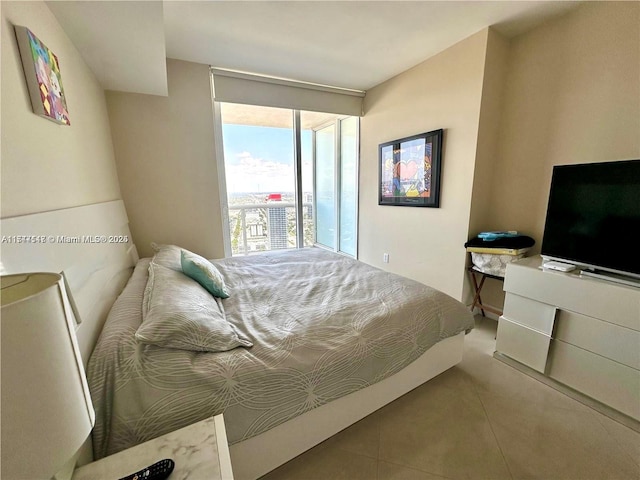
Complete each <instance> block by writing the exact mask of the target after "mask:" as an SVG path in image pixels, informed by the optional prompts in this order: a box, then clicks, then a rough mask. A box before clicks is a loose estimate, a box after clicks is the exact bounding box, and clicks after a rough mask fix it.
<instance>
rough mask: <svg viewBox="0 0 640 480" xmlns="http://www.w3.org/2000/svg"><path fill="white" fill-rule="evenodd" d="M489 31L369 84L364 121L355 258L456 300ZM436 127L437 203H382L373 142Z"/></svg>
mask: <svg viewBox="0 0 640 480" xmlns="http://www.w3.org/2000/svg"><path fill="white" fill-rule="evenodd" d="M488 37H489V31H488V29H485V30H483V31H481V32H479V33H477V34H475V35H473V36H471V37H469V38H467V39H466V40H463V41H462V42H460V43H458V44H456V45H454V46H453V47H451V48H449V49H447V50H445V51H444V52H442V53H440V54H438V55H436V56H434V57H432V58H430V59H428V60H427V61H425V62H423V63H421V64H420V65H417V66H416V67H414V68H412V69H410V70H408V71H406V72H404V73H402V74H400V75H398V76H396V77H394V78H392V79H390V80H388V81H386V82H384V83H382V84H380V85H378V86H376V87H374V88H372V89H371V90H369V91H368V92H367V95H366V97H365V103H364V110H365V115H364V117H363V118H362V121H361V152H360V155H361V158H360V184H359V188H360V198H359V202H360V203H359V208H360V212H359V246H358V249H359V256H360V259H361V260H362V261H364V262H366V263H369V264H371V265H375V266H377V267H379V268H384V269H387V270H389V271H393V272H396V273H400V274H402V275H405V276H407V277H410V278H413V279H415V280H418V281H420V282H423V283H426V284H427V285H431V286H433V287H435V288H437V289H439V290H442V291H444V292H446V293H448V294H449V295H451V296H453V297H454V298H457V299H461V298H462V296H463V290H464V285H465V261H466V253H465V249H464V243H465V242H466V241H467V239H468V238H467V235H468V228H469V220H470V206H471V195H472V186H473V179H474V165H475V161H476V147H477V139H478V119H479V117H480V105H481V95H482V88H483V72H484V65H485V54H486V48H487V41H488ZM438 128H443V129H444V130H445V133H444V146H443V154H442V158H443V164H442V184H441V197H440V208H411V207H392V206H379V205H378V145H379V144H380V143H383V142H387V141H390V140H394V139H397V138H402V137H406V136H409V135H414V134H417V133H421V132H427V131H430V130H435V129H438ZM385 252H386V253H389V263H388V264H384V263H382V256H383V253H385Z"/></svg>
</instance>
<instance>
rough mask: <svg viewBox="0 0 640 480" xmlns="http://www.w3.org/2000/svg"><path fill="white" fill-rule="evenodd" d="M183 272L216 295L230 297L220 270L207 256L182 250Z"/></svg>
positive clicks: (181, 262)
mask: <svg viewBox="0 0 640 480" xmlns="http://www.w3.org/2000/svg"><path fill="white" fill-rule="evenodd" d="M180 264H181V265H182V272H183V273H184V274H185V275H187V276H188V277H191V278H193V279H194V280H195V281H196V282H198V283H199V284H200V285H202V286H203V287H204V288H206V289H207V290H208V291H209V292H210V293H211V295H213V296H214V297H220V298H228V297H229V292H228V290H227V287H226V285H225V284H224V278H223V277H222V274H221V273H220V271H219V270H218V269H217V268H216V267H215V266H214V265H213V264H212V263H211V262H210V261H209V260H207V259H206V258H204V257H201V256H200V255H197V254H195V253H193V252H190V251H188V250H182V251H181V252H180Z"/></svg>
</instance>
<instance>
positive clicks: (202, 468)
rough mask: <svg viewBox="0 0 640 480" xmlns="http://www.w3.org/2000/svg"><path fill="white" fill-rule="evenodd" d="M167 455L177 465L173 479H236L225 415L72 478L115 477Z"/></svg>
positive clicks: (82, 470)
mask: <svg viewBox="0 0 640 480" xmlns="http://www.w3.org/2000/svg"><path fill="white" fill-rule="evenodd" d="M164 458H171V459H173V461H174V462H175V464H176V466H175V469H174V470H173V473H171V476H170V477H169V479H170V480H182V479H186V478H191V479H196V478H207V479H211V480H214V479H215V480H217V479H220V480H231V479H233V473H232V470H231V457H230V456H229V445H228V444H227V434H226V431H225V428H224V419H223V418H222V415H216V416H215V417H211V418H208V419H207V420H203V421H202V422H198V423H194V424H193V425H190V426H188V427H185V428H182V429H180V430H176V431H175V432H171V433H168V434H166V435H163V436H162V437H158V438H154V439H153V440H149V441H148V442H145V443H141V444H140V445H136V446H135V447H131V448H129V449H127V450H124V451H122V452H118V453H116V454H115V455H111V456H109V457H105V458H102V459H100V460H98V461H96V462H93V463H90V464H88V465H84V466H82V467H79V468H77V469H76V470H75V472H74V473H73V478H72V480H104V479H107V478H110V479H114V480H115V479H118V478H122V477H124V476H126V475H129V474H131V473H135V472H137V471H139V470H142V469H143V468H145V467H148V466H149V465H151V464H152V463H155V462H157V461H159V460H162V459H164Z"/></svg>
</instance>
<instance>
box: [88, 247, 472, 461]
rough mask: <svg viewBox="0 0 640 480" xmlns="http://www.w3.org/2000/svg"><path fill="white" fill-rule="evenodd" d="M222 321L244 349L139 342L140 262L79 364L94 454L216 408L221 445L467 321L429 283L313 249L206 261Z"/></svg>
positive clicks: (361, 381) (403, 358)
mask: <svg viewBox="0 0 640 480" xmlns="http://www.w3.org/2000/svg"><path fill="white" fill-rule="evenodd" d="M213 263H214V264H215V265H216V266H217V267H218V269H219V270H220V271H221V272H222V274H223V275H224V277H225V281H226V283H227V286H228V287H229V289H230V291H231V296H230V297H229V298H228V299H225V300H223V302H222V303H223V306H224V310H225V314H226V318H227V320H228V321H229V322H231V323H233V325H235V327H236V328H237V329H238V330H239V331H240V332H242V334H243V335H244V336H246V337H248V338H249V339H251V341H252V342H253V345H254V346H253V347H251V348H236V349H234V350H231V351H228V352H220V353H202V352H192V351H185V350H176V349H169V348H162V347H157V346H153V345H144V344H140V343H137V342H136V340H135V338H134V334H135V331H136V329H137V328H138V327H139V326H140V324H141V322H142V309H141V306H142V297H143V291H144V288H145V285H146V281H147V275H148V274H147V269H148V264H149V259H143V260H141V261H140V262H139V263H138V265H137V266H136V269H135V271H134V273H133V275H132V277H131V279H130V280H129V283H128V284H127V286H126V287H125V289H124V291H123V292H122V294H121V295H120V297H119V298H118V299H117V301H116V302H115V304H114V306H113V308H112V310H111V313H110V314H109V318H108V319H107V322H106V324H105V327H104V329H103V332H102V334H101V336H100V339H99V340H98V343H97V345H96V348H95V350H94V352H93V355H92V357H91V359H90V362H89V366H88V369H87V376H88V378H89V385H90V388H91V394H92V398H93V402H94V407H95V410H96V426H95V428H94V430H93V444H94V451H95V452H94V453H95V456H96V458H101V457H103V456H105V455H110V454H113V453H115V452H118V451H120V450H123V449H126V448H129V447H131V446H133V445H135V444H137V443H140V442H143V441H146V440H149V439H151V438H154V437H157V436H159V435H163V434H165V433H167V432H169V431H172V430H175V429H178V428H181V427H184V426H186V425H188V424H191V423H194V422H197V421H200V420H203V419H205V418H207V417H210V416H212V415H215V414H218V413H221V412H224V414H225V423H226V429H227V435H228V439H229V443H231V444H233V443H236V442H239V441H242V440H245V439H247V438H250V437H252V436H254V435H258V434H260V433H262V432H264V431H266V430H268V429H270V428H272V427H274V426H276V425H278V424H281V423H283V422H286V421H287V420H289V419H291V418H293V417H295V416H297V415H300V414H302V413H304V412H306V411H309V410H311V409H313V408H315V407H318V406H320V405H323V404H325V403H327V402H330V401H332V400H334V399H337V398H339V397H342V396H344V395H347V394H349V393H351V392H354V391H356V390H358V389H361V388H364V387H367V386H368V385H371V384H373V383H375V382H378V381H380V380H382V379H384V378H386V377H388V376H390V375H393V374H394V373H396V372H398V371H399V370H401V369H402V368H403V367H405V366H406V365H408V364H409V363H410V362H412V361H413V360H415V359H416V358H418V357H419V356H420V355H422V354H423V353H424V352H425V351H426V350H427V349H428V348H429V347H431V346H432V345H434V344H435V343H436V342H438V341H439V340H441V339H444V338H446V337H449V336H452V335H456V334H458V333H459V332H462V331H468V330H469V329H471V328H473V317H472V316H471V314H470V312H469V311H468V309H467V308H465V306H464V305H462V304H461V303H460V302H458V301H456V300H454V299H453V298H451V297H449V296H447V295H445V294H443V293H442V292H439V291H437V290H435V289H433V288H430V287H427V286H425V285H422V284H420V283H418V282H415V281H412V280H408V279H406V278H403V277H400V276H398V275H394V274H391V273H387V272H384V271H381V270H378V269H376V268H373V267H371V266H368V265H366V264H364V263H362V262H359V261H356V260H352V259H349V258H346V257H344V256H341V255H338V254H334V253H330V252H326V251H324V250H321V249H318V248H311V249H303V250H296V251H281V252H271V253H267V254H264V255H257V256H248V257H241V258H229V259H224V260H218V261H213Z"/></svg>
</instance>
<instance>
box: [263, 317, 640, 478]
mask: <svg viewBox="0 0 640 480" xmlns="http://www.w3.org/2000/svg"><path fill="white" fill-rule="evenodd" d="M496 325H497V324H496V322H495V320H491V319H483V318H482V317H479V316H477V317H476V328H475V330H473V331H472V332H471V333H470V334H469V335H468V336H467V339H466V340H467V341H466V344H465V353H464V358H463V360H462V362H461V363H460V364H458V365H457V366H455V367H454V368H452V369H450V370H448V371H446V372H444V373H443V374H441V375H440V376H438V377H436V378H434V379H433V380H431V381H429V382H427V383H426V384H424V385H422V386H421V387H418V388H417V389H415V390H413V391H412V392H409V393H408V394H406V395H404V396H403V397H401V398H399V399H398V400H396V401H395V402H393V403H391V404H389V405H387V406H386V407H384V408H382V409H380V410H378V411H377V412H374V413H373V414H371V415H369V416H368V417H366V418H364V419H363V420H361V421H360V422H358V423H356V424H355V425H353V426H351V427H349V428H347V429H346V430H343V431H342V432H340V433H338V434H337V435H335V436H334V437H332V438H330V439H329V440H327V441H325V442H323V443H321V444H320V445H318V446H317V447H315V448H313V449H311V450H309V451H307V452H306V453H304V454H303V455H300V456H299V457H297V458H295V459H293V460H292V461H290V462H289V463H287V464H285V465H283V466H282V467H280V468H278V469H276V470H274V471H273V472H271V473H269V474H268V475H266V476H265V477H263V479H264V480H285V479H286V480H289V479H291V480H293V479H296V480H306V479H323V480H333V479H348V480H358V479H362V480H376V479H379V480H383V479H393V480H413V479H416V480H435V479H440V480H442V479H443V478H445V479H487V480H493V479H496V480H498V479H503V478H505V479H545V480H547V479H548V480H551V479H558V480H570V479H575V480H588V479H594V480H601V479H620V480H623V479H635V480H637V479H640V434H639V433H637V432H635V431H633V430H631V429H629V428H627V427H625V426H623V425H621V424H619V423H617V422H615V421H613V420H611V419H609V418H608V417H606V416H604V415H602V414H600V413H598V412H596V411H595V410H592V409H591V408H589V407H587V406H585V405H583V404H581V403H579V402H577V401H575V400H573V399H571V398H569V397H567V396H565V395H563V394H562V393H559V392H557V391H556V390H554V389H552V388H551V387H548V386H546V385H544V384H542V383H540V382H538V381H537V380H534V379H532V378H530V377H528V376H527V375H525V374H523V373H520V372H519V371H517V370H515V369H513V368H512V367H509V366H508V365H505V364H504V363H502V362H500V361H498V360H496V359H494V358H493V357H492V355H493V351H494V347H495V340H494V336H495V332H496Z"/></svg>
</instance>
